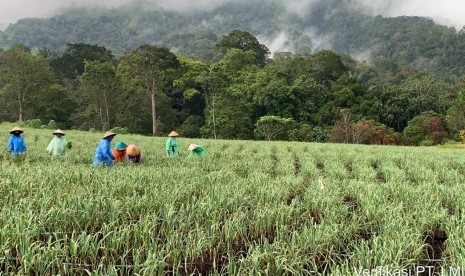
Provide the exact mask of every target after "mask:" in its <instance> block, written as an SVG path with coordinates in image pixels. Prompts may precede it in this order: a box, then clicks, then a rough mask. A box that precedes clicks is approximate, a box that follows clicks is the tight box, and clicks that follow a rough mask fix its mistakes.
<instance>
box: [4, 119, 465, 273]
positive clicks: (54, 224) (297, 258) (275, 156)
mask: <svg viewBox="0 0 465 276" xmlns="http://www.w3.org/2000/svg"><path fill="white" fill-rule="evenodd" d="M12 126H13V125H12V124H1V125H0V133H2V134H4V133H8V131H9V130H10V129H11V128H12ZM24 130H25V133H24V134H23V136H24V137H25V139H26V141H27V143H28V145H29V149H28V151H27V153H26V154H25V155H24V156H19V157H17V158H12V157H11V156H9V155H6V154H5V150H4V148H3V149H2V150H1V151H0V171H1V176H2V177H1V178H0V191H1V193H0V201H1V202H2V204H1V207H0V208H1V212H0V225H1V227H0V274H3V273H4V274H14V275H33V274H34V275H58V274H62V275H68V274H92V275H132V274H138V275H166V274H172V273H174V274H179V275H191V274H198V273H202V274H203V275H207V274H214V273H217V274H218V275H224V274H228V275H258V274H261V275H265V274H266V275H330V274H331V273H332V274H331V275H356V271H358V270H359V269H362V268H366V269H375V268H377V267H384V266H385V267H389V268H391V269H396V268H398V269H406V270H407V269H415V268H416V266H417V265H431V266H436V267H435V272H436V273H437V274H438V275H440V266H443V267H444V271H443V272H446V273H445V274H447V271H448V267H449V266H453V267H459V266H462V267H463V266H464V265H465V263H464V260H465V253H464V251H463V248H464V247H465V244H464V240H463V236H464V228H463V225H464V223H465V221H464V216H463V210H464V208H465V203H464V201H463V200H462V199H461V198H460V197H457V195H459V194H461V193H462V192H463V183H464V181H465V170H464V168H465V155H464V154H463V150H461V149H440V148H436V147H434V148H431V147H430V148H425V147H421V148H412V147H386V146H383V147H380V146H360V145H341V144H315V143H295V142H266V143H265V142H254V141H227V140H209V139H195V140H194V139H186V138H179V139H178V140H179V143H180V149H181V153H180V156H179V158H171V159H170V158H166V157H165V153H164V150H163V145H164V138H158V137H143V136H138V135H117V136H116V138H115V140H114V141H120V140H121V141H125V142H127V143H137V144H138V145H140V146H141V149H142V163H141V164H140V165H136V166H134V165H130V164H118V165H117V166H115V167H113V168H111V169H107V168H94V167H92V165H91V161H92V156H93V154H94V151H95V147H96V145H97V143H98V142H99V140H100V139H101V136H102V133H90V132H81V131H66V138H67V139H68V141H70V142H72V144H73V147H72V149H71V150H70V151H69V153H68V155H67V156H66V157H65V158H64V159H63V160H61V159H59V160H56V159H51V158H50V157H49V156H48V155H47V153H46V151H45V147H46V145H47V144H48V142H49V141H50V139H51V138H52V134H51V132H52V131H51V130H34V129H30V128H27V127H26V128H25V129H24ZM5 143H6V135H2V136H1V139H0V144H2V145H4V144H5ZM190 143H201V144H203V145H204V147H205V150H206V152H207V155H206V156H205V158H203V159H198V158H188V157H187V150H186V149H187V147H188V145H189V144H190ZM426 198H427V200H426ZM445 241H446V242H445ZM432 259H433V260H439V261H438V262H434V261H431V260H432ZM411 274H414V273H411ZM396 275H398V274H396Z"/></svg>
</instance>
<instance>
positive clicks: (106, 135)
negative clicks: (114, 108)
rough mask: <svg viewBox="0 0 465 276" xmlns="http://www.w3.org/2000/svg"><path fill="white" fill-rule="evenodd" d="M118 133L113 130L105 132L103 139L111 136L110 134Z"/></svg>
mask: <svg viewBox="0 0 465 276" xmlns="http://www.w3.org/2000/svg"><path fill="white" fill-rule="evenodd" d="M115 135H116V133H113V132H111V131H107V132H105V134H104V135H103V139H105V138H107V137H110V136H115Z"/></svg>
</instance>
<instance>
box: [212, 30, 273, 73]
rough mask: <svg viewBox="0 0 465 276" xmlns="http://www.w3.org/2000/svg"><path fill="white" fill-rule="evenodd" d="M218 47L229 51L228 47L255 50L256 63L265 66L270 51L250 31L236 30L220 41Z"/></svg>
mask: <svg viewBox="0 0 465 276" xmlns="http://www.w3.org/2000/svg"><path fill="white" fill-rule="evenodd" d="M217 46H218V47H220V48H221V49H223V51H224V52H227V50H228V49H231V48H234V49H239V50H242V51H253V52H254V53H255V60H256V64H257V65H259V66H265V64H266V62H267V60H268V55H269V54H270V51H269V50H268V48H267V47H266V46H265V45H263V44H260V43H259V42H258V40H257V39H256V38H255V37H254V36H253V35H252V34H250V33H248V32H245V31H239V30H234V31H232V32H230V33H229V34H228V35H225V36H223V38H222V39H221V40H220V41H219V42H218V44H217Z"/></svg>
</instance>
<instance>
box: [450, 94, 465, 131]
mask: <svg viewBox="0 0 465 276" xmlns="http://www.w3.org/2000/svg"><path fill="white" fill-rule="evenodd" d="M446 120H447V126H448V127H449V128H450V130H452V131H453V133H454V134H457V133H458V132H459V131H461V130H465V89H462V90H461V91H460V92H459V95H458V96H457V98H456V99H455V100H454V101H453V102H452V104H451V107H450V108H449V110H448V111H447V117H446Z"/></svg>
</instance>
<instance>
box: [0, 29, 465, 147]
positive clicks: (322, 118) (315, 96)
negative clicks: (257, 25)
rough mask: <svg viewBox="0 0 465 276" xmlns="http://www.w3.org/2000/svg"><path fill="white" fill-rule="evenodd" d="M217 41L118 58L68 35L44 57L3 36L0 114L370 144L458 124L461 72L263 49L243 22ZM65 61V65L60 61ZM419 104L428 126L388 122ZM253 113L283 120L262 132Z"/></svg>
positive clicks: (446, 130)
mask: <svg viewBox="0 0 465 276" xmlns="http://www.w3.org/2000/svg"><path fill="white" fill-rule="evenodd" d="M230 38H234V39H233V42H234V43H232V42H231V39H230ZM241 40H242V41H241ZM218 45H219V47H220V46H221V48H224V51H223V52H222V54H220V55H219V56H218V60H217V61H212V62H209V63H206V62H203V61H200V60H195V59H192V58H188V57H185V56H181V55H175V54H174V53H172V52H171V51H169V50H168V49H167V48H163V47H157V46H152V45H142V46H140V47H138V48H137V49H135V50H134V51H131V52H127V53H125V54H124V55H123V56H121V57H120V58H116V57H114V56H113V54H112V52H111V51H109V50H107V49H106V48H104V47H101V46H95V45H94V46H92V45H87V44H68V45H67V50H66V51H65V53H64V54H63V55H61V56H60V55H59V56H52V57H50V56H47V57H44V55H43V53H38V54H33V53H31V52H30V51H29V49H27V48H26V47H24V46H22V45H15V46H14V47H12V48H10V49H7V50H5V51H3V52H1V53H0V72H1V75H0V80H1V82H0V97H2V99H3V101H2V103H1V104H2V107H3V108H2V110H1V112H0V116H1V120H2V121H27V120H33V119H39V120H41V121H42V122H48V121H50V120H54V121H56V122H57V123H58V125H59V126H60V127H64V128H71V127H72V128H79V129H86V130H87V129H91V128H92V129H102V130H103V129H111V128H114V127H122V128H127V129H128V131H129V132H132V133H144V134H148V133H152V134H153V135H164V134H166V133H167V132H169V131H171V130H172V129H178V130H181V132H185V135H186V136H188V137H201V136H203V137H213V138H222V139H231V138H232V139H253V138H266V139H268V140H272V139H279V140H300V141H334V142H344V143H374V144H400V143H407V144H424V143H426V142H425V141H423V140H425V139H426V140H427V141H430V142H428V143H427V144H437V143H442V142H444V141H445V140H446V139H447V138H448V137H451V138H458V133H459V132H460V131H461V130H463V129H464V128H463V123H462V122H461V118H462V117H463V114H462V113H463V112H462V111H463V110H464V104H465V102H464V101H463V99H462V98H463V95H462V94H463V92H462V91H463V82H462V81H459V82H456V83H450V82H446V81H443V80H441V79H439V78H436V77H434V76H432V75H430V74H428V73H425V72H421V71H418V70H415V69H412V68H409V67H403V71H401V72H399V71H397V70H394V71H383V69H382V68H379V67H378V66H377V65H368V64H366V63H359V62H357V61H355V60H353V59H351V58H350V57H347V56H341V55H338V54H336V53H335V52H332V51H328V50H325V51H320V52H316V53H314V54H300V55H297V54H290V53H287V54H283V55H280V56H277V57H276V58H275V59H271V60H270V59H268V58H266V56H267V55H266V53H267V49H265V50H264V49H263V48H264V47H265V46H264V45H261V44H259V43H258V42H257V40H256V39H254V38H253V36H251V35H250V34H249V33H247V32H244V31H235V32H233V33H232V34H231V35H228V36H225V37H224V38H223V39H222V40H220V41H218ZM243 45H249V46H250V45H252V47H248V48H245V49H241V48H243ZM265 48H266V47H265ZM95 51H97V52H99V53H100V54H99V55H95ZM263 55H265V56H263ZM68 66H69V67H70V68H74V69H73V70H68V71H67V70H62V68H67V67H68ZM425 112H433V113H435V114H437V115H438V116H439V117H438V119H439V118H440V122H436V123H434V125H436V126H437V127H436V126H431V127H423V130H422V134H421V135H422V137H423V138H419V136H418V135H419V134H418V131H416V133H417V134H414V135H413V134H412V132H410V131H411V129H412V128H411V127H410V128H409V129H408V132H409V133H408V134H406V135H404V136H403V137H401V136H400V135H399V134H398V133H402V132H403V131H404V129H405V128H406V127H407V125H409V124H410V123H412V122H411V120H412V119H415V118H418V116H420V115H421V114H424V113H425ZM260 118H262V120H263V118H279V120H282V122H291V121H292V124H286V125H287V126H286V127H285V128H284V129H285V131H284V132H282V133H279V135H275V134H272V135H270V133H272V132H273V131H271V132H270V131H269V130H268V131H266V133H265V132H263V129H262V128H263V126H264V125H262V124H261V121H260ZM432 124H433V123H432ZM414 125H415V124H414ZM439 126H441V129H440V130H438V127H439ZM438 131H439V132H440V134H438V133H434V132H438ZM395 132H397V133H395ZM361 133H364V135H363V136H361ZM183 134H184V133H183ZM428 137H429V138H428ZM433 137H436V138H433ZM439 137H440V138H439Z"/></svg>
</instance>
